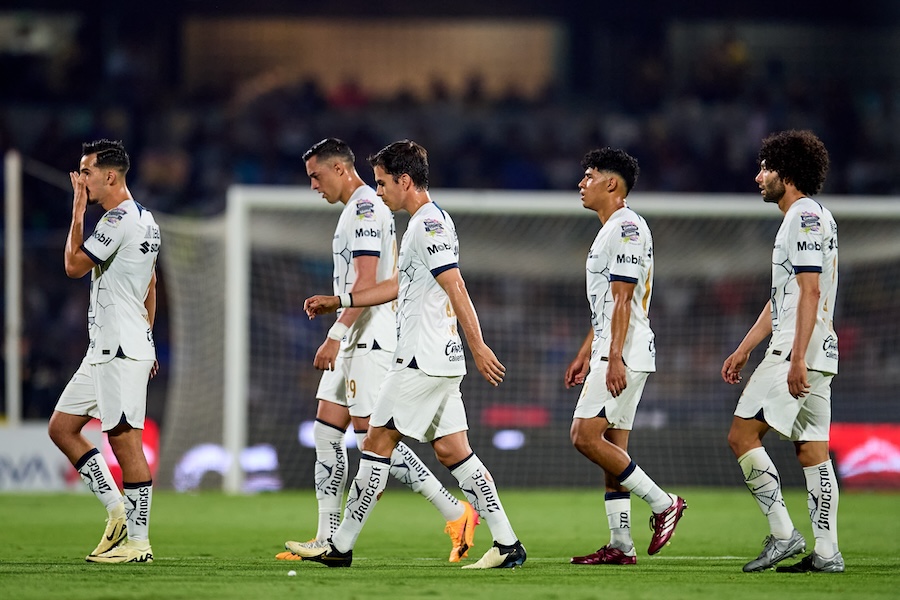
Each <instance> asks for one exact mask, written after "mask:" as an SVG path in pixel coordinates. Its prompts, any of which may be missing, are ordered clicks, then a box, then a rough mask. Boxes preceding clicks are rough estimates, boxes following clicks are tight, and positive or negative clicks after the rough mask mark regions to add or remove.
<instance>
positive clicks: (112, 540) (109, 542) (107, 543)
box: [88, 513, 128, 556]
mask: <svg viewBox="0 0 900 600" xmlns="http://www.w3.org/2000/svg"><path fill="white" fill-rule="evenodd" d="M127 537H128V521H127V520H126V518H125V514H124V513H122V516H121V517H110V518H108V519H107V520H106V531H104V532H103V537H102V538H100V543H99V544H97V547H96V548H94V549H93V550H92V551H91V553H90V554H89V555H88V556H99V555H101V554H103V553H104V552H107V551H109V550H112V549H113V548H115V547H116V546H118V545H119V544H121V543H122V542H124V541H125V538H127Z"/></svg>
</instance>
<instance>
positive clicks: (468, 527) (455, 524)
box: [444, 502, 481, 563]
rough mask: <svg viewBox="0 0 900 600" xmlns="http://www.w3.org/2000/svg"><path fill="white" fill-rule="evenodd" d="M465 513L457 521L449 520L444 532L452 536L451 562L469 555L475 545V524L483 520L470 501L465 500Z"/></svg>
mask: <svg viewBox="0 0 900 600" xmlns="http://www.w3.org/2000/svg"><path fill="white" fill-rule="evenodd" d="M462 505H463V509H464V510H463V514H462V516H461V517H460V518H458V519H456V520H455V521H447V526H446V527H444V533H446V534H448V535H449V536H450V542H451V543H452V544H453V547H452V548H450V562H452V563H455V562H459V559H461V558H465V557H467V556H468V555H469V548H471V547H472V546H474V545H475V526H476V525H478V524H479V523H480V522H481V520H480V519H479V518H478V513H477V512H475V509H474V508H472V505H471V504H469V503H468V502H463V503H462Z"/></svg>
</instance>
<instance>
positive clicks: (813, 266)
mask: <svg viewBox="0 0 900 600" xmlns="http://www.w3.org/2000/svg"><path fill="white" fill-rule="evenodd" d="M827 172H828V151H827V150H826V149H825V145H824V144H823V143H822V142H821V141H820V140H819V138H817V137H816V136H815V134H813V133H812V132H810V131H794V130H792V131H783V132H781V133H776V134H774V135H771V136H769V137H767V138H766V139H765V140H763V144H762V148H761V149H760V151H759V173H758V174H757V175H756V183H757V184H758V185H759V189H760V192H761V194H762V197H763V200H764V201H765V202H771V203H773V204H778V208H779V209H780V210H781V212H782V213H784V220H783V221H782V223H781V227H780V228H779V229H778V233H777V235H776V236H775V248H774V250H773V252H772V296H771V299H770V300H769V302H767V303H766V306H765V307H764V308H763V310H762V312H761V313H760V315H759V317H758V318H757V320H756V323H755V324H754V325H753V326H752V327H751V328H750V330H749V331H748V332H747V334H746V336H744V339H743V340H742V341H741V343H740V344H739V345H738V347H737V350H735V351H734V352H733V353H732V354H731V356H729V357H728V358H727V359H725V363H724V364H723V366H722V378H723V379H724V380H725V381H726V382H728V383H731V384H735V383H738V382H740V381H741V369H742V368H743V367H744V366H745V365H746V364H747V360H748V359H749V358H750V352H751V351H752V350H753V349H754V348H755V347H756V346H757V345H759V344H760V343H761V342H762V341H763V340H764V339H766V338H768V337H769V336H771V339H770V340H769V345H768V348H767V349H766V355H765V357H764V358H763V360H762V361H761V362H760V364H759V366H758V367H757V368H756V370H755V371H754V373H753V375H752V376H751V377H750V380H749V381H748V382H747V386H746V387H745V388H744V392H743V393H742V394H741V398H740V400H739V401H738V404H737V408H736V409H735V411H734V418H733V420H732V422H731V431H729V433H728V443H729V445H730V446H731V450H732V451H733V452H734V455H735V456H736V457H737V460H738V464H739V465H740V467H741V471H742V472H743V474H744V481H745V483H746V484H747V487H748V488H749V489H750V492H751V493H752V494H753V497H754V498H755V499H756V502H757V504H758V505H759V508H760V510H762V512H763V514H764V515H765V516H766V518H767V519H768V521H769V530H770V535H768V536H767V537H766V539H765V541H764V543H763V551H762V552H761V553H760V555H759V556H758V557H757V558H756V559H754V560H751V561H750V562H748V563H747V564H746V565H744V571H747V572H751V571H762V570H765V569H768V568H771V567H772V566H774V565H775V564H777V563H778V562H780V561H782V560H784V559H786V558H790V557H791V556H795V555H797V554H800V553H802V552H803V551H805V550H806V540H805V539H804V538H803V535H801V534H800V532H799V531H797V530H796V529H795V528H794V525H793V523H792V521H791V517H790V515H789V514H788V511H787V508H786V507H785V504H784V498H783V496H782V491H781V479H780V477H779V475H778V470H777V469H776V468H775V464H774V463H773V462H772V459H771V458H770V457H769V455H768V453H767V452H766V449H765V448H764V447H763V444H762V438H763V436H764V435H765V434H766V433H767V432H768V431H769V430H770V429H774V430H775V431H777V432H778V433H779V434H781V435H782V436H784V437H785V438H787V439H790V440H791V441H793V442H794V446H795V448H796V454H797V459H798V461H799V462H800V465H801V466H802V467H803V472H804V475H805V477H806V488H807V490H808V494H809V496H808V505H809V516H810V521H812V529H813V534H814V536H815V539H816V542H815V549H814V550H813V552H812V553H810V554H809V555H807V556H806V557H805V558H803V559H802V560H801V561H800V562H798V563H796V564H794V565H791V566H787V567H778V568H777V571H779V572H788V573H806V572H827V573H840V572H842V571H843V570H844V559H843V557H842V556H841V553H840V551H839V550H838V540H837V508H838V483H837V478H836V477H835V471H834V465H833V464H832V462H831V460H830V459H829V454H828V434H829V429H830V425H831V381H832V379H833V377H834V375H835V374H836V373H837V370H838V344H837V334H836V333H835V330H834V322H833V317H834V306H835V296H836V294H837V281H838V272H837V264H838V237H837V224H836V223H835V220H834V217H833V216H832V215H831V212H829V211H828V209H827V208H825V207H824V206H822V205H821V204H820V203H819V202H817V201H815V200H813V199H812V197H811V196H813V195H815V194H817V193H819V192H820V191H821V189H822V186H823V184H824V183H825V175H826V173H827Z"/></svg>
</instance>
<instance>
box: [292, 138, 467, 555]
mask: <svg viewBox="0 0 900 600" xmlns="http://www.w3.org/2000/svg"><path fill="white" fill-rule="evenodd" d="M303 160H304V161H305V163H306V172H307V174H308V175H309V178H310V182H311V187H312V189H313V190H314V191H317V192H319V193H320V194H321V195H322V197H323V198H325V200H326V201H328V202H329V203H331V204H334V203H337V202H340V203H342V204H343V205H344V209H343V211H342V212H341V216H340V219H339V220H338V224H337V227H336V229H335V232H334V238H333V241H332V253H333V258H334V292H335V293H336V294H342V293H351V292H357V291H358V290H361V289H364V288H367V287H371V286H373V285H375V283H376V282H378V281H383V280H387V279H390V278H391V277H392V276H394V274H395V271H396V268H397V258H396V253H397V240H396V236H395V233H394V215H393V214H392V213H391V211H390V210H388V208H387V207H386V206H385V205H384V202H382V201H381V198H379V197H378V196H377V195H376V194H375V190H373V189H372V188H371V187H369V186H368V185H366V184H365V182H364V181H363V180H362V178H361V177H360V176H359V174H358V173H357V171H356V167H355V166H354V161H355V156H354V154H353V151H352V150H351V149H350V147H349V146H348V145H347V144H346V143H345V142H343V141H341V140H338V139H334V138H327V139H324V140H322V141H320V142H318V143H316V144H315V145H313V147H312V148H310V149H309V150H307V151H306V153H305V154H304V155H303ZM394 310H395V307H394V306H393V305H392V303H390V302H387V303H384V304H380V305H375V306H372V307H370V308H345V309H343V310H342V311H341V312H340V315H339V316H338V319H337V321H336V322H335V324H334V325H333V326H332V327H331V329H330V330H329V331H328V335H327V337H326V338H325V341H324V342H322V345H321V346H319V349H318V351H317V352H316V356H315V359H314V363H313V364H314V365H315V367H316V368H317V369H321V370H322V371H324V373H323V374H322V379H321V381H320V383H319V389H318V390H317V392H316V398H318V407H317V410H316V422H315V425H314V426H313V435H314V437H315V444H316V475H315V478H316V481H315V484H316V499H317V500H318V504H319V524H318V530H317V532H316V537H315V538H314V540H316V541H319V542H321V543H325V542H326V540H328V538H330V537H331V536H332V535H333V534H334V533H335V531H336V530H337V527H338V525H339V524H340V517H341V502H342V500H343V497H344V490H345V489H346V487H347V475H348V470H347V457H346V447H345V444H344V434H345V432H346V430H347V426H348V425H350V423H352V424H353V430H354V432H355V434H356V439H357V440H358V442H359V446H360V448H361V447H362V441H363V438H364V437H365V435H366V431H367V430H368V429H369V416H370V415H371V414H372V409H373V406H374V404H375V398H376V397H377V395H378V388H379V387H380V386H381V382H382V381H383V380H384V377H385V374H386V373H387V371H388V368H389V367H390V364H391V357H392V356H393V354H394V349H395V348H396V346H397V331H396V324H395V321H396V319H395V314H394ZM390 473H391V475H393V476H394V477H396V478H397V479H399V480H400V481H401V482H402V483H404V484H405V485H406V486H407V487H409V488H410V489H411V490H413V491H414V492H418V493H420V494H422V495H423V496H425V498H427V499H428V500H429V501H430V502H431V503H432V504H434V506H435V508H437V509H438V511H440V512H441V514H442V515H443V517H444V520H445V521H446V522H447V524H446V527H445V532H446V533H448V534H449V535H450V540H451V543H452V548H451V549H450V559H449V560H450V562H458V561H459V559H460V558H462V557H465V556H466V555H467V554H468V549H469V547H471V546H472V544H473V543H474V536H475V526H476V525H477V524H478V515H477V514H476V513H475V511H474V510H473V508H472V506H471V505H470V504H469V503H468V502H460V501H459V500H458V499H457V498H456V497H455V496H453V495H452V494H451V493H450V492H449V491H447V489H446V488H445V487H444V486H443V485H442V484H441V482H440V481H439V480H438V479H437V477H435V476H434V474H433V473H432V472H431V471H430V470H429V469H428V467H426V466H425V464H423V463H422V461H421V460H420V459H419V457H418V456H416V454H415V453H414V452H413V451H412V450H411V449H410V448H409V446H407V445H406V444H404V443H402V442H400V443H398V444H397V446H396V448H394V450H393V452H391V453H390ZM288 543H289V544H291V543H295V542H288ZM276 558H279V559H281V560H297V559H298V558H299V557H298V556H297V555H295V554H293V553H291V552H281V553H279V554H277V555H276Z"/></svg>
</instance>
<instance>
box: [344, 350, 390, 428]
mask: <svg viewBox="0 0 900 600" xmlns="http://www.w3.org/2000/svg"><path fill="white" fill-rule="evenodd" d="M392 358H393V352H387V351H385V350H372V351H370V352H368V353H366V354H363V355H360V356H354V357H353V358H351V359H349V360H347V361H346V367H345V370H344V373H345V379H346V388H347V407H348V408H349V409H350V415H351V416H353V417H368V416H369V415H371V414H372V411H373V410H374V408H375V401H376V400H377V399H378V390H379V389H381V384H382V383H383V382H384V377H385V375H386V374H387V371H388V368H389V367H390V365H391V360H392Z"/></svg>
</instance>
